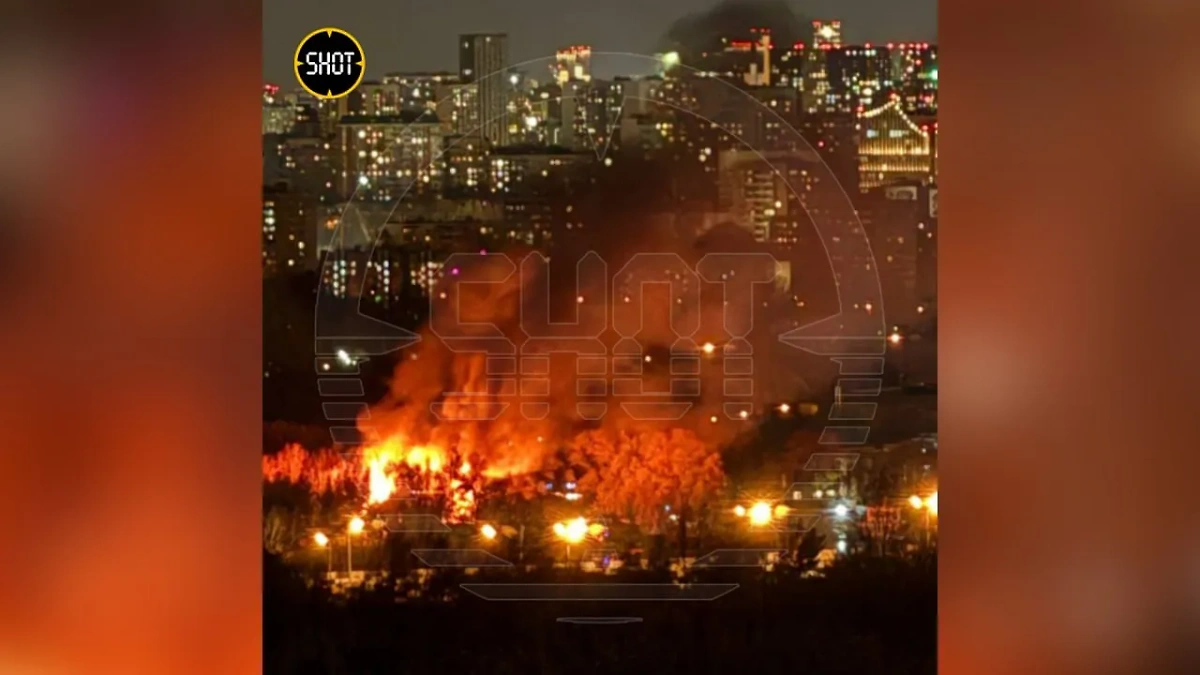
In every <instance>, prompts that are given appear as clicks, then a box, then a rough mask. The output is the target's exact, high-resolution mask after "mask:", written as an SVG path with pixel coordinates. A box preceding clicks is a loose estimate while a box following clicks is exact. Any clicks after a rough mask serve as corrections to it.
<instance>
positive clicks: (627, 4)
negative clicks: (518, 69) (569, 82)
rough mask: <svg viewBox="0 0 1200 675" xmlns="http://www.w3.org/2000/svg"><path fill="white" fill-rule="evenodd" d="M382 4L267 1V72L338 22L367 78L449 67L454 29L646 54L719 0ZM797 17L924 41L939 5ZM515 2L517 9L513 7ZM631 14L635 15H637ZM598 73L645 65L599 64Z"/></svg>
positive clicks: (287, 76)
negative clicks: (355, 43) (356, 44)
mask: <svg viewBox="0 0 1200 675" xmlns="http://www.w3.org/2000/svg"><path fill="white" fill-rule="evenodd" d="M413 4H414V3H404V2H398V3H385V2H382V1H381V0H363V1H362V2H360V3H356V4H354V5H346V6H338V5H334V4H331V3H325V2H320V1H319V0H298V1H296V2H288V3H286V4H285V3H283V2H282V0H268V1H267V2H266V3H264V6H263V23H264V26H266V27H267V28H266V29H265V30H264V33H263V77H264V79H265V80H266V81H268V82H273V83H276V84H280V85H282V86H284V87H290V86H291V83H293V82H294V80H295V77H294V75H293V74H292V70H291V63H290V60H291V55H292V54H293V53H294V52H295V47H296V44H297V41H298V40H299V39H300V38H301V37H303V36H304V35H305V34H307V33H308V32H310V31H312V30H313V29H314V28H317V27H321V26H326V25H330V26H336V27H339V28H344V29H346V30H348V31H350V32H351V33H352V34H354V35H355V36H356V37H358V38H359V40H360V41H361V42H362V43H363V47H364V49H365V50H366V53H367V78H368V79H379V78H381V77H382V76H383V75H384V74H385V73H387V72H391V71H409V72H419V71H451V72H453V71H455V70H456V68H457V66H458V57H457V38H458V36H459V35H460V34H463V33H475V32H478V33H483V32H495V33H507V34H508V36H509V43H510V45H511V47H510V49H511V54H510V63H512V64H519V63H521V62H523V61H528V60H531V59H538V58H546V57H551V58H552V57H553V55H554V52H555V50H556V49H559V48H561V47H563V46H565V45H570V44H590V45H592V47H593V48H594V49H595V50H596V51H598V52H631V53H643V54H652V53H654V51H655V49H656V47H657V46H658V45H659V42H660V40H661V39H662V37H663V36H664V35H665V34H666V32H667V30H668V29H669V28H670V27H671V25H672V24H673V23H674V22H675V21H677V20H678V19H680V18H683V17H685V16H687V15H689V14H692V13H696V12H703V11H707V10H709V9H711V8H713V7H716V6H717V5H719V4H721V3H720V2H719V1H718V0H665V1H664V2H660V3H644V2H634V1H632V0H614V1H612V2H609V3H605V4H598V3H597V4H595V5H585V6H567V5H564V4H562V3H555V2H551V1H550V0H525V3H524V4H523V5H522V6H521V7H520V8H508V7H502V6H499V5H493V4H489V3H485V2H482V1H481V0H460V1H459V2H455V3H454V4H453V5H450V4H446V5H438V4H432V5H427V6H422V7H420V8H419V11H418V8H417V7H414V6H413ZM787 4H788V6H789V7H791V8H792V10H793V11H795V12H796V14H797V15H798V16H799V17H800V18H801V19H840V20H841V21H842V22H843V25H844V26H845V41H846V42H847V43H848V44H853V43H861V42H870V41H893V40H894V41H897V42H900V41H914V40H916V41H928V42H935V41H936V38H937V6H936V3H935V2H933V0H904V1H903V2H886V1H885V0H855V1H854V2H850V3H838V2H835V1H833V0H809V1H807V2H803V3H795V2H792V3H787ZM518 9H519V10H520V11H517V10H518ZM635 17H636V20H633V19H634V18H635ZM597 66H598V68H597V70H598V71H599V72H597V73H596V75H597V76H598V77H601V78H608V77H612V76H613V75H618V74H630V75H638V74H643V73H619V72H603V70H602V64H599V63H598V64H597Z"/></svg>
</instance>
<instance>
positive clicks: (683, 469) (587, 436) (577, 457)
mask: <svg viewBox="0 0 1200 675" xmlns="http://www.w3.org/2000/svg"><path fill="white" fill-rule="evenodd" d="M572 461H573V463H575V464H577V465H581V466H586V467H587V471H586V473H584V475H583V477H582V478H581V479H580V480H579V490H580V491H581V492H584V493H588V494H591V495H592V496H593V497H594V499H595V504H596V506H597V508H599V509H600V510H601V511H604V512H606V513H611V514H614V515H617V516H621V517H626V518H630V519H632V520H633V521H634V522H635V523H637V524H638V525H639V526H641V527H643V528H646V529H648V530H650V531H651V532H654V533H659V532H662V531H663V529H664V528H665V526H666V524H667V523H668V522H669V521H670V517H671V516H672V515H674V516H675V517H676V519H677V520H678V523H679V528H680V530H679V531H680V540H681V551H680V553H681V555H682V554H683V552H684V551H683V548H684V546H685V545H686V544H685V543H684V542H686V537H687V521H688V519H689V517H691V515H692V514H693V513H694V512H697V511H699V510H700V508H701V507H702V506H703V505H704V504H705V503H706V502H707V501H708V500H709V499H711V498H712V496H713V495H715V494H716V493H717V491H718V490H720V488H721V486H722V485H723V484H724V482H725V474H724V472H723V471H722V470H721V457H720V455H719V454H718V453H717V452H716V450H715V449H713V448H711V447H709V446H708V445H706V444H705V443H704V442H703V441H701V440H700V439H699V438H698V437H697V436H696V435H695V434H694V433H693V432H691V431H689V430H686V429H671V430H669V431H658V430H653V431H648V430H635V429H598V430H595V431H588V432H585V433H583V434H580V435H579V436H578V437H576V439H575V441H574V443H573V447H572Z"/></svg>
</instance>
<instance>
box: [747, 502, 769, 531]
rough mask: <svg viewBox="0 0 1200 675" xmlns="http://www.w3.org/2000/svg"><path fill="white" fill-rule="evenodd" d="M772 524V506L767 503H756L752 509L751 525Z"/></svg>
mask: <svg viewBox="0 0 1200 675" xmlns="http://www.w3.org/2000/svg"><path fill="white" fill-rule="evenodd" d="M769 522H771V505H770V504H768V503H766V502H755V503H754V506H751V507H750V524H751V525H757V526H761V525H766V524H767V523H769Z"/></svg>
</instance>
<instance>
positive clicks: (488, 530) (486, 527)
mask: <svg viewBox="0 0 1200 675" xmlns="http://www.w3.org/2000/svg"><path fill="white" fill-rule="evenodd" d="M479 536H481V537H483V538H484V539H487V540H488V541H491V540H493V539H495V538H496V528H495V527H493V526H492V524H491V523H484V524H483V526H482V527H480V528H479Z"/></svg>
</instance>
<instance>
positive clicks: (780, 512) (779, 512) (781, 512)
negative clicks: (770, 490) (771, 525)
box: [775, 504, 788, 519]
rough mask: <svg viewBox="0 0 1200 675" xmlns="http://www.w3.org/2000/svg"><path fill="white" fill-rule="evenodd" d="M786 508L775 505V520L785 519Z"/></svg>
mask: <svg viewBox="0 0 1200 675" xmlns="http://www.w3.org/2000/svg"><path fill="white" fill-rule="evenodd" d="M787 514H788V507H787V505H786V504H777V505H776V506H775V517H776V518H777V519H782V518H787Z"/></svg>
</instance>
